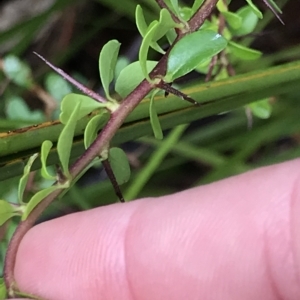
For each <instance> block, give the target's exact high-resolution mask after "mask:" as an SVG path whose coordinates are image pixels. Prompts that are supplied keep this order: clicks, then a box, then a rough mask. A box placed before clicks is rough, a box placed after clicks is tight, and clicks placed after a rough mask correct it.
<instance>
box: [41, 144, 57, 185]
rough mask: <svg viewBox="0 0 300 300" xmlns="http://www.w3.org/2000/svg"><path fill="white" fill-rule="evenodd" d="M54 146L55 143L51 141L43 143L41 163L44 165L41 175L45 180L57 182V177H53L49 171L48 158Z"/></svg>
mask: <svg viewBox="0 0 300 300" xmlns="http://www.w3.org/2000/svg"><path fill="white" fill-rule="evenodd" d="M52 146H53V143H52V142H51V141H49V140H46V141H44V142H43V144H42V147H41V163H42V169H41V175H42V177H43V178H45V179H49V180H55V179H56V177H55V176H54V175H51V174H50V173H49V171H48V169H47V157H48V155H49V152H50V150H51V148H52Z"/></svg>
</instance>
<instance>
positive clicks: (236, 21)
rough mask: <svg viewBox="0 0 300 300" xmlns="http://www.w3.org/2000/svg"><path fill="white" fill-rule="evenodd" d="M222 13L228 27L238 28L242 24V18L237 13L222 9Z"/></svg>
mask: <svg viewBox="0 0 300 300" xmlns="http://www.w3.org/2000/svg"><path fill="white" fill-rule="evenodd" d="M222 15H223V16H224V17H225V20H226V22H227V23H228V24H229V26H230V27H232V28H234V29H238V28H240V27H241V26H242V18H241V17H240V16H239V15H238V14H236V13H232V12H230V11H224V12H222Z"/></svg>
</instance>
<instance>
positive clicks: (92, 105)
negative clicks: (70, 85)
mask: <svg viewBox="0 0 300 300" xmlns="http://www.w3.org/2000/svg"><path fill="white" fill-rule="evenodd" d="M78 103H80V112H79V113H78V115H77V118H78V119H77V120H80V119H81V118H83V117H84V116H86V115H88V114H89V113H91V112H92V111H94V110H96V109H98V108H101V107H105V106H107V104H106V103H100V102H97V101H95V100H93V99H92V98H90V97H88V96H84V95H80V94H73V93H72V94H68V95H67V96H65V97H64V99H63V100H62V102H61V114H60V116H59V119H60V121H61V122H62V123H63V124H67V122H68V120H69V118H70V117H71V114H72V113H73V111H74V107H75V106H76V105H77V104H78Z"/></svg>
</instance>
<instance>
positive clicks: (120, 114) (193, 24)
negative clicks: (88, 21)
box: [4, 0, 218, 297]
mask: <svg viewBox="0 0 300 300" xmlns="http://www.w3.org/2000/svg"><path fill="white" fill-rule="evenodd" d="M217 1H218V0H206V1H205V2H204V3H203V5H202V6H201V7H200V8H199V9H198V11H197V12H196V13H195V14H194V16H193V17H192V18H191V20H190V21H189V22H188V24H189V27H190V31H191V32H193V31H196V30H197V29H198V28H199V27H200V26H201V25H202V24H203V23H204V21H205V19H206V18H207V17H208V16H209V15H210V14H211V12H212V11H213V9H214V6H215V5H216V3H217ZM185 34H186V33H181V32H179V33H178V36H177V39H176V40H175V41H174V43H173V44H172V45H171V47H170V48H169V50H168V51H167V53H166V54H165V55H164V56H163V57H162V58H161V60H160V61H159V63H158V64H157V66H156V67H155V68H154V70H153V71H152V72H151V73H150V78H154V77H156V76H164V75H165V73H166V69H167V61H168V53H169V51H170V50H171V49H172V47H173V46H174V45H175V44H176V43H177V42H178V41H179V40H180V39H181V38H182V37H183V36H184V35H185ZM37 55H38V54H37ZM38 56H39V57H41V56H40V55H38ZM41 58H42V59H43V60H44V61H45V62H46V63H47V64H48V65H49V62H47V61H46V60H45V59H44V58H43V57H41ZM50 66H51V67H52V68H53V66H52V65H51V64H50ZM59 72H60V74H62V76H63V77H64V78H66V77H65V75H66V74H65V73H64V72H63V71H62V70H60V69H59ZM62 72H63V73H62ZM66 79H67V80H68V78H66ZM76 86H77V87H78V83H77V82H76ZM82 88H83V89H85V88H86V87H82ZM152 89H153V86H152V85H151V84H150V83H149V82H148V81H147V80H143V81H142V82H141V83H140V84H139V85H138V86H137V87H136V88H135V89H134V90H133V91H132V92H131V93H130V94H129V95H128V96H127V97H126V98H125V99H124V101H123V102H122V103H121V104H120V106H119V108H118V109H117V110H116V111H114V112H113V113H112V114H111V118H110V119H109V121H108V123H107V124H106V126H105V128H104V129H103V130H102V131H101V133H100V134H99V135H98V137H97V138H96V140H95V141H94V142H93V143H92V145H91V146H90V147H89V148H88V149H87V150H86V152H85V153H84V154H83V155H82V156H81V157H80V158H79V159H77V161H76V162H75V163H74V164H73V165H72V166H71V168H70V174H71V178H73V180H75V179H76V177H77V176H78V175H79V174H80V173H81V172H82V171H83V170H84V169H85V168H86V167H87V166H88V165H89V164H90V163H91V162H92V161H93V159H94V158H95V157H97V156H98V155H99V154H100V153H101V151H102V150H103V149H104V147H106V145H108V144H109V142H110V140H111V139H112V138H113V136H114V135H115V133H116V131H117V130H118V129H119V127H120V126H121V125H122V124H123V122H124V120H125V119H126V117H127V116H128V115H129V114H130V113H131V112H132V111H133V110H134V108H135V107H136V106H137V105H138V104H139V103H140V102H141V101H142V99H143V98H144V97H145V96H146V95H147V94H148V93H149V92H150V91H151V90H152ZM89 91H90V90H89ZM89 91H88V92H89ZM89 95H90V96H91V97H93V96H92V95H91V94H89ZM96 96H97V95H96ZM98 96H99V95H98ZM99 97H101V96H99ZM94 98H95V95H94ZM96 98H97V97H96ZM96 100H97V101H99V102H103V100H104V99H102V98H98V99H96ZM63 191H64V190H63V189H60V190H56V191H54V192H53V193H51V194H50V195H48V196H47V197H46V198H45V199H43V201H41V202H40V203H39V204H38V205H37V206H36V207H35V208H34V209H33V210H32V212H31V213H30V215H29V216H28V218H27V219H26V220H24V221H21V222H20V223H19V225H18V227H17V229H16V231H15V232H14V234H13V237H12V239H11V241H10V243H9V246H8V249H7V253H6V257H5V264H4V281H5V284H6V287H7V289H8V295H9V297H15V296H16V294H15V290H17V286H16V283H15V280H14V268H15V262H16V255H17V251H18V247H19V245H20V243H21V241H22V239H23V237H24V235H25V234H26V233H27V231H28V230H29V229H30V228H31V227H32V226H33V225H34V224H35V222H36V221H37V219H38V218H39V216H40V215H41V214H42V212H43V211H44V210H45V209H46V208H47V207H48V206H49V205H50V204H51V203H52V202H53V201H54V200H55V199H56V198H57V197H58V196H59V195H60V194H61V193H62V192H63Z"/></svg>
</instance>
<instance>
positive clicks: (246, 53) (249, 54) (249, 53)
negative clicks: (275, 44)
mask: <svg viewBox="0 0 300 300" xmlns="http://www.w3.org/2000/svg"><path fill="white" fill-rule="evenodd" d="M228 48H229V49H230V52H231V53H232V54H233V55H235V56H236V57H238V58H240V59H243V60H255V59H258V58H260V57H261V55H262V53H261V52H260V51H258V50H255V49H251V48H248V47H245V46H242V45H240V44H238V43H235V42H232V41H230V42H229V43H228Z"/></svg>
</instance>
